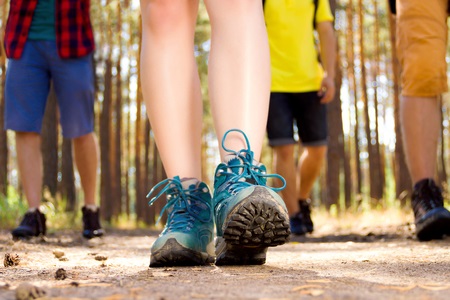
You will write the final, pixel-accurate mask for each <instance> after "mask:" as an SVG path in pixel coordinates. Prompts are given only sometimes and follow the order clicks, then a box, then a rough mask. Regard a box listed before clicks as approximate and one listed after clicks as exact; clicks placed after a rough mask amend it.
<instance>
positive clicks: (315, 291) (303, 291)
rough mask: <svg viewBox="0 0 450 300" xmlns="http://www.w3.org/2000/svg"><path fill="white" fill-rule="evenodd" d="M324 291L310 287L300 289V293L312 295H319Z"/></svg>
mask: <svg viewBox="0 0 450 300" xmlns="http://www.w3.org/2000/svg"><path fill="white" fill-rule="evenodd" d="M324 293H325V291H324V290H320V289H310V290H302V291H300V294H302V295H311V296H313V297H317V296H320V295H323V294H324Z"/></svg>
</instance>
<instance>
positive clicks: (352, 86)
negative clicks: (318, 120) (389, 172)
mask: <svg viewBox="0 0 450 300" xmlns="http://www.w3.org/2000/svg"><path fill="white" fill-rule="evenodd" d="M347 9H348V10H347V20H348V33H347V66H348V67H347V73H348V82H349V95H353V107H354V112H355V119H354V121H355V125H354V128H353V130H354V131H353V136H354V142H353V143H354V147H355V148H354V152H355V154H354V156H355V157H354V168H355V172H354V173H355V175H354V176H355V177H356V178H355V179H354V180H353V181H354V182H355V183H356V184H355V186H354V192H355V193H356V196H357V197H358V198H359V196H360V195H361V193H362V170H361V159H360V153H361V150H360V144H359V141H360V138H359V136H360V134H359V130H360V128H359V127H360V125H359V108H358V98H359V97H358V90H357V87H358V85H357V82H356V76H355V64H354V61H355V52H354V42H353V37H354V32H353V24H354V22H353V17H354V15H355V14H354V7H353V0H349V3H348V6H347Z"/></svg>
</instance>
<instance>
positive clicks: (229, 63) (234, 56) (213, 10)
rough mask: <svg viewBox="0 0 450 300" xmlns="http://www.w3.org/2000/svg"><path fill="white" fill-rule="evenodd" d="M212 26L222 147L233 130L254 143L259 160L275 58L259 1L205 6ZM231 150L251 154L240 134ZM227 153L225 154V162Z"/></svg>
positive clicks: (214, 101)
mask: <svg viewBox="0 0 450 300" xmlns="http://www.w3.org/2000/svg"><path fill="white" fill-rule="evenodd" d="M205 4H206V7H207V10H208V14H209V16H210V20H211V29H212V33H211V42H212V44H211V54H210V60H209V92H210V97H211V107H212V113H213V116H214V122H215V128H216V133H217V137H218V139H219V142H220V141H221V140H222V137H223V135H224V133H225V132H226V131H227V130H228V129H231V128H238V129H241V130H243V131H244V132H245V133H246V134H247V136H248V137H249V140H250V144H251V146H252V150H253V152H254V154H255V159H256V160H259V157H260V155H261V148H262V144H263V139H264V135H265V130H266V122H267V114H268V107H269V96H270V57H269V44H268V40H267V33H266V29H265V24H264V18H263V15H262V13H261V11H262V2H261V1H259V0H227V1H218V0H205ZM226 146H227V147H228V148H230V149H233V150H235V151H239V150H241V149H243V148H245V141H244V140H242V136H241V135H239V134H236V135H234V133H232V134H230V135H229V136H228V137H227V143H226ZM224 155H225V153H224V152H223V150H221V156H222V159H223V158H224Z"/></svg>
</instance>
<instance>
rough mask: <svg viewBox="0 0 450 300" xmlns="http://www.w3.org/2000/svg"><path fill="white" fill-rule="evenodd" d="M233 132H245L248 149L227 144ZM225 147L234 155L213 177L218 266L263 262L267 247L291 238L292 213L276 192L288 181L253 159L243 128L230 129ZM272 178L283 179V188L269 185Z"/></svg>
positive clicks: (218, 168)
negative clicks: (236, 148)
mask: <svg viewBox="0 0 450 300" xmlns="http://www.w3.org/2000/svg"><path fill="white" fill-rule="evenodd" d="M232 131H235V132H240V133H242V134H243V136H244V138H245V141H246V143H247V149H243V150H241V151H239V152H236V151H233V150H230V149H227V148H226V147H225V145H224V142H225V138H226V136H227V135H228V133H230V132H232ZM222 148H223V149H224V150H225V151H227V152H229V153H231V154H232V155H234V157H232V158H231V159H230V160H229V161H228V162H226V163H221V164H219V166H218V167H217V169H216V173H215V178H214V196H213V202H214V216H215V222H216V230H217V239H216V265H262V264H264V263H265V262H266V252H267V248H268V247H274V246H278V245H282V244H284V243H286V242H287V241H289V235H290V233H291V232H290V229H289V216H288V213H287V209H286V206H285V204H284V201H283V199H281V197H280V196H279V195H278V194H277V193H276V192H278V191H280V190H282V189H283V188H284V186H285V185H286V181H285V180H284V178H283V177H281V176H280V175H278V174H270V175H267V174H266V167H265V166H264V165H263V164H260V163H256V162H255V161H254V160H253V152H252V151H251V150H250V143H249V141H248V139H247V136H246V135H245V133H244V132H242V131H241V130H238V129H231V130H229V131H227V132H226V133H225V135H224V137H223V140H222ZM271 177H274V178H278V179H280V180H281V181H282V182H283V187H281V188H269V187H267V186H266V182H267V178H271Z"/></svg>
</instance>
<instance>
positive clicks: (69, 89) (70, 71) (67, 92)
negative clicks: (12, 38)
mask: <svg viewBox="0 0 450 300" xmlns="http://www.w3.org/2000/svg"><path fill="white" fill-rule="evenodd" d="M51 81H53V86H54V90H55V93H56V97H57V99H58V107H59V120H60V124H61V127H62V133H63V136H64V137H66V138H75V137H79V136H82V135H85V134H88V133H90V132H92V131H93V130H94V74H93V67H92V54H90V55H87V56H84V57H81V58H76V59H61V58H60V57H59V56H58V51H57V47H56V42H55V41H27V42H26V44H25V48H24V51H23V54H22V57H21V58H20V59H10V60H8V67H7V71H6V83H5V128H6V129H11V130H14V131H22V132H37V133H40V132H41V128H42V119H43V117H44V111H45V105H46V103H47V97H48V94H49V90H50V82H51Z"/></svg>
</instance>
